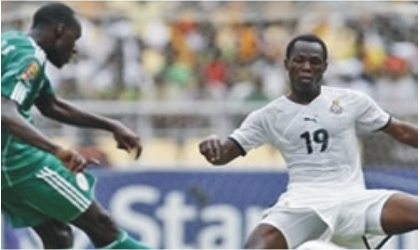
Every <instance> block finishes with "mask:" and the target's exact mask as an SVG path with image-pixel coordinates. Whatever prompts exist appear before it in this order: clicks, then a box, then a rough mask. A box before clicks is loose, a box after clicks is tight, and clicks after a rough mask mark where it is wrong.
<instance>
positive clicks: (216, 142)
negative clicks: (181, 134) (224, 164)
mask: <svg viewBox="0 0 420 250" xmlns="http://www.w3.org/2000/svg"><path fill="white" fill-rule="evenodd" d="M199 149H200V153H201V154H202V155H203V156H204V157H205V158H206V160H207V161H208V162H210V163H211V164H215V163H217V162H218V161H219V160H221V158H222V141H221V140H220V138H219V136H217V135H210V136H208V137H207V138H206V139H204V140H203V141H202V142H201V143H200V144H199Z"/></svg>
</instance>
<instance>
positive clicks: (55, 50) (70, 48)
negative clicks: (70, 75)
mask: <svg viewBox="0 0 420 250" xmlns="http://www.w3.org/2000/svg"><path fill="white" fill-rule="evenodd" d="M81 32H82V31H81V27H80V24H78V23H77V24H75V25H72V26H64V25H58V26H57V28H56V32H55V34H56V39H55V42H54V45H53V47H52V49H51V50H50V51H49V53H47V55H48V59H49V60H50V61H51V62H52V63H53V64H54V65H55V66H56V67H58V68H61V67H63V66H64V65H65V64H67V63H68V62H69V61H70V58H71V57H72V56H73V54H74V53H76V41H77V40H78V39H79V38H80V36H81Z"/></svg>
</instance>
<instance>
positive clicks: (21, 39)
mask: <svg viewBox="0 0 420 250" xmlns="http://www.w3.org/2000/svg"><path fill="white" fill-rule="evenodd" d="M45 63H46V54H45V53H44V51H43V50H42V49H41V48H40V47H39V46H38V45H37V44H36V43H35V41H34V40H33V39H32V38H31V37H29V36H27V35H25V34H23V33H20V32H16V31H8V32H4V33H2V34H1V95H2V97H3V98H8V99H10V100H12V101H14V102H16V104H17V106H18V110H19V113H20V114H21V115H22V116H23V117H24V118H25V119H26V120H27V121H28V122H30V123H32V122H33V121H32V120H33V119H32V115H31V112H30V109H31V107H32V106H33V104H34V102H35V100H36V98H37V97H38V96H40V95H46V94H50V95H51V94H53V93H54V92H53V90H52V88H51V85H50V83H49V80H48V78H47V76H46V75H45ZM54 158H55V157H54V156H53V155H51V154H49V153H47V152H45V151H43V150H40V149H38V148H36V147H33V146H31V145H28V144H27V143H25V142H24V141H22V140H20V139H18V138H17V137H15V136H13V135H12V134H10V133H9V132H8V131H7V129H4V128H2V130H1V186H2V188H3V187H10V186H12V185H13V184H14V183H18V182H20V181H23V180H25V179H26V178H27V176H30V175H31V174H33V173H34V171H36V170H38V169H39V168H42V167H43V166H44V164H46V163H48V161H51V160H52V161H56V159H54Z"/></svg>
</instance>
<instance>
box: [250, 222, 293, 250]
mask: <svg viewBox="0 0 420 250" xmlns="http://www.w3.org/2000/svg"><path fill="white" fill-rule="evenodd" d="M245 248H247V249H273V248H276V249H287V242H286V238H285V237H284V235H283V233H282V232H280V231H279V230H278V229H277V228H275V227H273V226H271V225H268V224H259V225H258V226H257V227H256V228H255V229H254V231H253V232H252V233H251V235H250V236H249V237H248V240H247V242H246V243H245Z"/></svg>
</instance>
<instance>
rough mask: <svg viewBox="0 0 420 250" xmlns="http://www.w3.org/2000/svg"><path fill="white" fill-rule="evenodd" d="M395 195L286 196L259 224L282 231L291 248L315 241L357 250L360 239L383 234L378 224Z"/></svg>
mask: <svg viewBox="0 0 420 250" xmlns="http://www.w3.org/2000/svg"><path fill="white" fill-rule="evenodd" d="M395 192H396V191H389V190H358V191H357V192H353V193H346V194H345V195H343V196H340V197H335V198H331V197H325V198H317V199H313V196H311V197H312V198H309V196H308V197H306V198H304V197H290V196H287V195H285V196H284V197H287V198H286V199H282V198H280V199H279V201H278V202H277V203H276V204H275V205H274V206H273V207H271V208H269V209H267V210H266V211H265V212H264V214H263V219H262V220H261V221H260V223H263V224H269V225H271V226H273V227H275V228H277V229H278V230H279V231H280V232H282V234H283V235H284V237H285V239H286V241H287V245H288V247H289V248H291V249H294V248H296V247H297V246H299V245H300V244H302V243H303V242H306V241H308V240H315V239H320V240H327V241H333V242H335V243H337V244H339V245H341V246H346V247H359V248H360V247H362V246H363V245H361V244H363V242H362V238H361V236H363V235H365V234H367V233H369V234H378V235H379V234H384V233H383V230H382V228H381V222H380V218H381V212H382V208H383V206H384V204H385V202H386V201H387V200H388V198H389V197H390V196H391V195H392V194H394V193H395ZM282 196H283V195H282ZM356 241H357V242H356ZM350 245H351V246H350Z"/></svg>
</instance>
